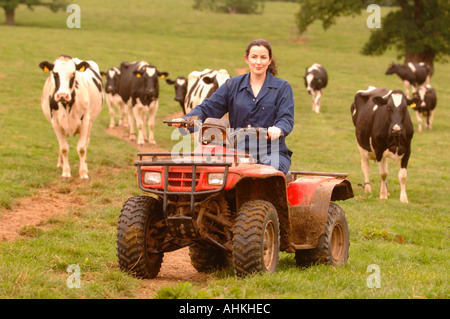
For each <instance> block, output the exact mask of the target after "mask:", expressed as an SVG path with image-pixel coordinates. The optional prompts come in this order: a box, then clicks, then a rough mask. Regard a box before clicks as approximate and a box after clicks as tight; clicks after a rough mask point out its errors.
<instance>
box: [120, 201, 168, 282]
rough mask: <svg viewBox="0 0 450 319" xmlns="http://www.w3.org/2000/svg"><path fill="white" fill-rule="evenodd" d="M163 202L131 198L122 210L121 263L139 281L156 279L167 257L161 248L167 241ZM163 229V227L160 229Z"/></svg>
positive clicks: (123, 268)
mask: <svg viewBox="0 0 450 319" xmlns="http://www.w3.org/2000/svg"><path fill="white" fill-rule="evenodd" d="M162 219H163V215H162V208H161V204H160V202H159V201H158V200H157V199H156V198H153V197H149V196H135V197H131V198H129V199H128V200H127V201H126V202H125V204H124V205H123V207H122V212H121V214H120V217H119V224H118V226H117V241H116V242H117V259H118V263H119V267H120V269H122V270H123V271H126V272H129V273H131V274H133V275H135V276H137V277H142V278H155V277H156V276H157V275H158V273H159V270H160V268H161V263H162V259H163V255H164V254H163V253H158V252H157V247H158V246H159V244H160V243H161V240H162V239H163V238H164V234H162V233H161V225H160V224H161V223H159V224H158V222H160V221H161V220H162ZM158 226H159V227H158Z"/></svg>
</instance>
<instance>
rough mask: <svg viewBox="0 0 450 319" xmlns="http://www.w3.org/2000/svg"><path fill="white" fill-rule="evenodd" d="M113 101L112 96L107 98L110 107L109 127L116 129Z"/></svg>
mask: <svg viewBox="0 0 450 319" xmlns="http://www.w3.org/2000/svg"><path fill="white" fill-rule="evenodd" d="M112 99H113V98H112V97H111V96H110V94H108V95H107V96H106V104H107V105H108V110H109V127H114V126H115V125H116V122H115V120H114V117H115V112H114V105H113V101H112Z"/></svg>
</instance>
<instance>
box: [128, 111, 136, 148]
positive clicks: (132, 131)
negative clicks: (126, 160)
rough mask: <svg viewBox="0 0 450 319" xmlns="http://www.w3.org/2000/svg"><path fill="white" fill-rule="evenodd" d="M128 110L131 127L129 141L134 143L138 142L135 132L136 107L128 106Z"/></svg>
mask: <svg viewBox="0 0 450 319" xmlns="http://www.w3.org/2000/svg"><path fill="white" fill-rule="evenodd" d="M126 109H127V111H128V124H129V125H130V127H129V129H130V135H129V139H130V141H134V140H136V135H134V134H135V132H134V111H133V110H134V109H135V107H132V106H131V105H128V104H127V105H126Z"/></svg>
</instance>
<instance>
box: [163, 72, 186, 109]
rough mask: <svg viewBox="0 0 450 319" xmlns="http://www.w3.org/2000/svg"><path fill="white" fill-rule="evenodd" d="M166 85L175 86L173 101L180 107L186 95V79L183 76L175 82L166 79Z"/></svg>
mask: <svg viewBox="0 0 450 319" xmlns="http://www.w3.org/2000/svg"><path fill="white" fill-rule="evenodd" d="M166 83H167V84H170V85H173V86H175V101H178V102H180V104H181V106H183V105H184V100H185V98H186V93H187V83H188V81H187V79H186V78H185V77H184V76H179V77H177V78H176V80H175V81H174V80H171V79H166ZM183 109H184V108H183Z"/></svg>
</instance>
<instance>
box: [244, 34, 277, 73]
mask: <svg viewBox="0 0 450 319" xmlns="http://www.w3.org/2000/svg"><path fill="white" fill-rule="evenodd" d="M254 46H258V47H259V46H263V47H265V48H266V49H267V51H269V58H271V59H272V62H271V63H270V64H269V67H268V68H267V70H268V71H269V72H270V73H272V75H273V76H276V75H277V74H278V70H277V66H276V64H275V59H274V58H273V57H272V47H271V46H270V43H269V41H267V40H264V39H257V40H253V41H252V42H250V43H249V44H248V45H247V48H246V49H245V56H246V57H248V55H249V53H250V49H251V48H252V47H254Z"/></svg>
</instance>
